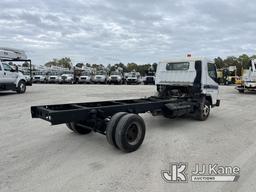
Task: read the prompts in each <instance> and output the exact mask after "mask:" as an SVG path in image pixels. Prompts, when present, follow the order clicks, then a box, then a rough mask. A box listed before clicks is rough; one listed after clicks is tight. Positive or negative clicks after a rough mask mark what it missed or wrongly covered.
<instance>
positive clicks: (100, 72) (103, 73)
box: [96, 71, 105, 75]
mask: <svg viewBox="0 0 256 192" xmlns="http://www.w3.org/2000/svg"><path fill="white" fill-rule="evenodd" d="M96 75H105V72H103V71H98V72H97V73H96Z"/></svg>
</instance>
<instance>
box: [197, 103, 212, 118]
mask: <svg viewBox="0 0 256 192" xmlns="http://www.w3.org/2000/svg"><path fill="white" fill-rule="evenodd" d="M210 111H211V106H210V102H209V101H208V100H205V102H204V103H203V104H202V105H201V106H200V107H199V108H198V109H196V112H195V119H196V120H199V121H205V120H206V119H207V118H208V117H209V115H210Z"/></svg>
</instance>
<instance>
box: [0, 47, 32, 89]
mask: <svg viewBox="0 0 256 192" xmlns="http://www.w3.org/2000/svg"><path fill="white" fill-rule="evenodd" d="M21 62H23V63H24V62H27V63H28V64H29V76H30V78H26V77H25V76H24V75H23V73H22V72H20V71H19V70H18V65H17V63H21ZM27 85H32V73H31V60H29V59H27V55H26V54H25V52H24V51H23V50H18V49H10V48H0V91H4V90H12V91H16V92H17V93H25V92H26V86H27Z"/></svg>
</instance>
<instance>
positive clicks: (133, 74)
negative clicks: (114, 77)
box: [128, 72, 137, 77]
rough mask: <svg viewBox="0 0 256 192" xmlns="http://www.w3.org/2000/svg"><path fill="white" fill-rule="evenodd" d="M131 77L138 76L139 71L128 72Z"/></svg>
mask: <svg viewBox="0 0 256 192" xmlns="http://www.w3.org/2000/svg"><path fill="white" fill-rule="evenodd" d="M128 76H129V77H136V76H137V73H136V72H131V73H129V74H128Z"/></svg>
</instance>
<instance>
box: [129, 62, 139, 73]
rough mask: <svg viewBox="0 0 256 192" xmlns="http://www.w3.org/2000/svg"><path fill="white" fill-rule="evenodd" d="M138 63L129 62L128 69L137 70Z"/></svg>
mask: <svg viewBox="0 0 256 192" xmlns="http://www.w3.org/2000/svg"><path fill="white" fill-rule="evenodd" d="M137 68H138V65H137V64H136V63H128V64H127V71H128V72H130V71H133V70H137Z"/></svg>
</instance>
